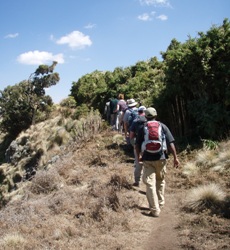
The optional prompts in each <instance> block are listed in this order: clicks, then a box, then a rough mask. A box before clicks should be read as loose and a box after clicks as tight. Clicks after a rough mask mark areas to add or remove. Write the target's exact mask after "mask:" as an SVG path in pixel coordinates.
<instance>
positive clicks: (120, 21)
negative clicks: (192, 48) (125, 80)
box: [0, 0, 230, 103]
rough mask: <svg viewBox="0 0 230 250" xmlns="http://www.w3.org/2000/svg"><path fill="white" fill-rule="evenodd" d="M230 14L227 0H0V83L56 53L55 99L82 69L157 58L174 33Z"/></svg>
mask: <svg viewBox="0 0 230 250" xmlns="http://www.w3.org/2000/svg"><path fill="white" fill-rule="evenodd" d="M229 16H230V1H229V0H39V1H35V0H2V1H1V2H0V23H1V28H0V51H1V57H0V62H1V67H0V90H4V88H6V87H7V86H8V85H15V84H17V83H19V82H21V81H23V80H26V79H28V78H29V76H30V74H31V73H33V72H34V71H35V70H36V69H37V67H38V66H39V65H40V64H48V65H51V64H52V61H54V60H55V61H58V65H57V66H56V68H55V71H56V72H58V73H59V75H60V81H59V83H58V84H57V85H56V86H52V87H51V88H50V89H47V90H46V94H48V95H50V96H51V97H52V99H53V101H54V102H55V103H59V102H60V101H61V100H62V99H64V98H66V97H67V96H68V95H69V94H70V89H71V86H72V82H73V81H77V80H78V79H79V78H80V77H82V76H83V75H85V74H87V73H91V72H93V71H95V70H100V71H106V70H109V71H113V70H114V69H115V68H116V67H128V66H132V65H135V64H136V63H137V62H138V61H146V60H148V59H150V58H151V57H154V56H156V57H158V58H159V59H160V60H161V55H160V52H161V51H163V52H164V51H166V49H167V47H168V46H169V44H170V42H171V40H172V39H173V38H175V39H177V40H178V41H179V42H182V43H183V42H185V41H186V40H187V39H188V36H191V37H193V38H194V37H198V32H200V31H202V32H206V31H208V30H209V29H210V28H211V26H212V25H217V26H219V25H221V24H222V23H223V20H224V18H228V19H230V18H229Z"/></svg>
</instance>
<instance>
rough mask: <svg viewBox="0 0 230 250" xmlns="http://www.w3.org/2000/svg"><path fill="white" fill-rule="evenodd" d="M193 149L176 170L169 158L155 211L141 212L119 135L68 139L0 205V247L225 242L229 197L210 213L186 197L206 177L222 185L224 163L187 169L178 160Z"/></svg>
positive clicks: (223, 245) (192, 157) (221, 245)
mask: <svg viewBox="0 0 230 250" xmlns="http://www.w3.org/2000/svg"><path fill="white" fill-rule="evenodd" d="M226 145H227V144H226ZM223 148H225V147H224V146H222V148H221V149H223ZM220 153H222V155H223V153H224V152H223V151H221V152H219V153H218V156H220ZM225 154H226V152H225ZM198 155H201V154H200V153H199V152H197V151H193V152H192V153H191V154H188V153H187V152H182V153H181V154H180V155H179V156H180V160H181V168H180V169H173V168H172V161H171V158H170V159H169V162H168V172H167V177H166V178H167V179H166V182H167V187H166V206H165V209H164V210H163V212H162V214H161V216H160V217H159V218H153V217H149V216H146V212H147V211H148V207H147V200H146V197H145V186H144V185H143V184H141V186H140V188H133V187H132V185H131V184H132V183H133V155H132V151H130V150H128V149H127V147H126V145H125V144H124V142H123V139H122V137H121V135H118V134H116V133H112V132H111V131H109V130H105V131H103V132H101V133H99V134H97V135H96V134H95V135H94V136H93V137H92V138H91V140H88V141H85V142H82V143H81V145H79V144H77V143H76V144H71V145H70V146H68V147H65V148H63V151H62V153H61V156H60V157H59V158H58V160H57V161H56V162H55V163H54V164H53V165H52V167H51V168H48V169H47V170H40V171H37V173H36V175H35V177H34V178H32V180H31V181H27V182H24V183H21V184H19V191H18V192H17V193H16V194H15V195H14V196H13V197H12V199H11V201H10V202H9V203H8V204H7V205H6V206H5V207H3V208H2V209H1V210H0V239H1V240H0V246H1V249H20V250H21V249H70V250H72V249H102V250H104V249H127V250H128V249H136V250H139V249H140V250H141V249H142V250H143V249H147V250H150V249H156V250H158V249H227V248H228V247H229V245H230V238H229V232H230V226H229V207H228V205H229V203H228V202H227V201H226V200H224V204H225V206H224V207H223V208H224V209H225V210H223V209H222V210H219V209H216V210H215V214H214V213H213V209H212V208H213V206H210V207H203V210H202V211H197V210H193V211H191V210H190V211H188V209H186V202H185V201H186V198H187V197H188V195H187V194H188V192H189V190H190V189H191V188H193V187H196V186H199V185H201V184H205V183H211V182H216V183H219V184H220V185H221V187H222V189H223V192H227V191H228V189H229V162H228V163H226V160H225V161H224V164H225V165H224V168H222V172H219V171H212V172H209V170H208V169H207V166H208V163H205V166H206V170H205V171H204V170H202V173H200V172H199V173H198V174H197V173H195V172H193V174H189V175H188V174H187V172H185V171H184V166H188V163H189V162H191V161H192V162H195V161H196V162H198V160H197V158H196V157H197V156H198ZM215 156H217V153H215ZM225 157H226V156H225ZM219 158H220V157H219ZM205 159H207V158H205ZM205 159H203V161H202V163H203V162H204V160H205ZM209 159H210V155H209ZM222 159H223V158H222ZM194 164H195V163H194ZM199 164H200V166H201V165H202V164H201V160H200V162H199ZM217 165H219V166H220V161H216V163H215V166H217ZM222 165H223V164H222ZM223 169H224V170H223ZM226 170H227V171H226ZM20 185H21V186H20ZM187 208H188V207H187ZM210 208H211V210H210ZM223 211H224V212H223Z"/></svg>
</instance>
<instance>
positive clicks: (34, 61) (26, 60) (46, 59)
mask: <svg viewBox="0 0 230 250" xmlns="http://www.w3.org/2000/svg"><path fill="white" fill-rule="evenodd" d="M17 61H18V62H19V63H22V64H28V65H40V64H47V63H50V62H52V61H57V62H58V63H64V56H63V54H57V55H53V54H52V53H50V52H46V51H38V50H34V51H29V52H26V53H23V54H21V55H19V56H18V57H17Z"/></svg>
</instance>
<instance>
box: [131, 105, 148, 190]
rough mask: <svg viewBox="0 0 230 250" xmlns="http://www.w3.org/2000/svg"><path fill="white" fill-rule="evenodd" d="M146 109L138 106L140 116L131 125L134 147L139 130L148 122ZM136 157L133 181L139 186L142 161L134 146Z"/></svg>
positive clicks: (134, 184)
mask: <svg viewBox="0 0 230 250" xmlns="http://www.w3.org/2000/svg"><path fill="white" fill-rule="evenodd" d="M145 110H146V107H145V106H140V107H139V108H138V116H137V118H136V119H135V120H134V121H133V123H132V125H131V127H130V134H129V138H130V142H131V144H132V145H133V147H134V145H135V140H136V136H137V131H138V130H140V129H141V128H143V127H144V123H145V122H146V118H145ZM134 158H135V161H134V183H133V186H135V187H139V183H140V180H141V173H142V163H140V162H139V155H137V154H136V150H135V147H134Z"/></svg>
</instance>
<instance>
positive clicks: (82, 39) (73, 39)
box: [57, 31, 92, 49]
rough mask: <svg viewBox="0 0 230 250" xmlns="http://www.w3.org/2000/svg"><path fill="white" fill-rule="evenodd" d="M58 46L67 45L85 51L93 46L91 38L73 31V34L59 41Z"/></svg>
mask: <svg viewBox="0 0 230 250" xmlns="http://www.w3.org/2000/svg"><path fill="white" fill-rule="evenodd" d="M57 44H67V45H68V46H69V47H70V48H72V49H74V48H78V49H83V48H85V47H86V46H91V45H92V41H91V40H90V38H89V36H86V35H84V34H83V33H82V32H80V31H73V32H72V33H70V34H68V35H66V36H63V37H61V38H60V39H59V40H57Z"/></svg>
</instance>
